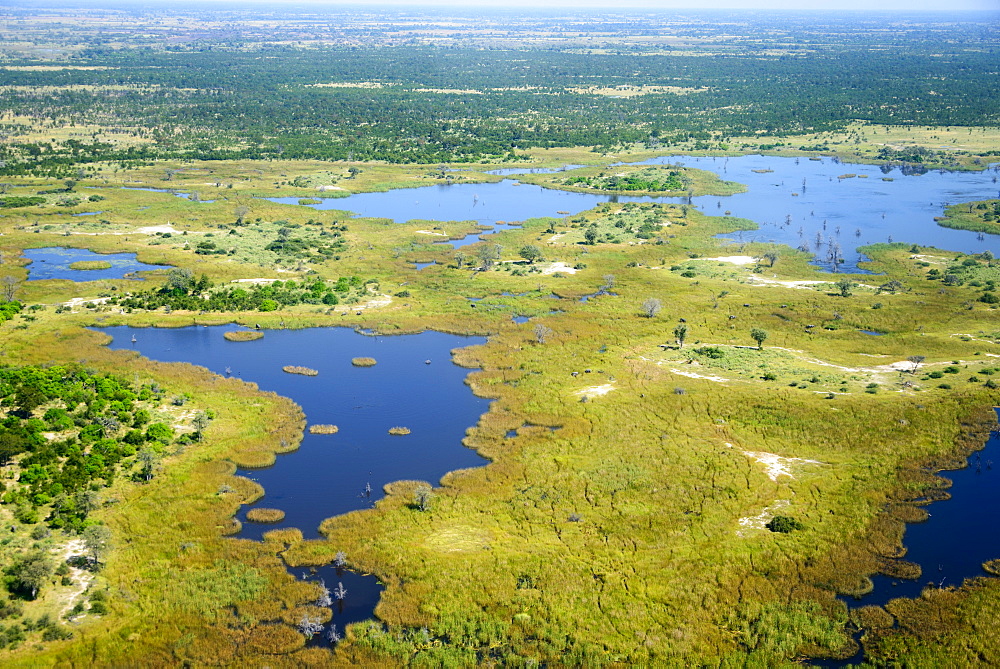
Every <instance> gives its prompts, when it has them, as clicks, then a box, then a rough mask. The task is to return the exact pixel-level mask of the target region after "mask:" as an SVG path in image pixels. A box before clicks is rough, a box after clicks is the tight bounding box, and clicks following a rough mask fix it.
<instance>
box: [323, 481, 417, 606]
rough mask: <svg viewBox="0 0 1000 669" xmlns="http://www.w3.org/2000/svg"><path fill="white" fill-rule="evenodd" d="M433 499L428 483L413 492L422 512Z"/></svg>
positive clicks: (414, 499)
mask: <svg viewBox="0 0 1000 669" xmlns="http://www.w3.org/2000/svg"><path fill="white" fill-rule="evenodd" d="M432 499H434V493H433V492H431V487H430V486H429V485H427V484H426V483H421V484H420V485H418V486H417V489H416V490H414V491H413V501H414V502H415V503H416V505H417V508H418V509H420V510H421V511H426V510H427V508H428V507H429V506H430V504H431V500H432ZM334 594H336V593H334Z"/></svg>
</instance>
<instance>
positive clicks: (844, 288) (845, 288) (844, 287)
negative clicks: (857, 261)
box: [834, 278, 857, 297]
mask: <svg viewBox="0 0 1000 669" xmlns="http://www.w3.org/2000/svg"><path fill="white" fill-rule="evenodd" d="M834 285H835V286H837V290H838V291H839V292H840V296H841V297H850V296H851V289H852V288H854V287H855V286H856V285H857V284H856V283H854V282H853V281H851V280H850V279H847V278H843V279H841V280H840V281H838V282H837V283H835V284H834Z"/></svg>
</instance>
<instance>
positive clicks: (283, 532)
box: [262, 527, 302, 545]
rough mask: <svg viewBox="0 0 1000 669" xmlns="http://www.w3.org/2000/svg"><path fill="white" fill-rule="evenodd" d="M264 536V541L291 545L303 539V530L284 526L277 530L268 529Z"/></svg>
mask: <svg viewBox="0 0 1000 669" xmlns="http://www.w3.org/2000/svg"><path fill="white" fill-rule="evenodd" d="M262 536H263V538H264V541H275V542H278V543H282V544H288V545H291V544H297V543H299V542H300V541H302V530H300V529H298V528H295V527H282V528H280V529H277V530H268V531H267V532H264V534H263V535H262Z"/></svg>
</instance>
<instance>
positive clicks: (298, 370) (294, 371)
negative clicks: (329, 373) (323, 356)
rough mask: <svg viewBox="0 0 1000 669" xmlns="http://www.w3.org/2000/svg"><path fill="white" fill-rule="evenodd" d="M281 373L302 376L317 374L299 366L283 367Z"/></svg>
mask: <svg viewBox="0 0 1000 669" xmlns="http://www.w3.org/2000/svg"><path fill="white" fill-rule="evenodd" d="M281 369H282V370H283V371H286V372H288V373H289V374H301V375H302V376H318V375H319V372H317V371H316V370H315V369H310V368H308V367H301V366H299V365H285V366H284V367H282V368H281Z"/></svg>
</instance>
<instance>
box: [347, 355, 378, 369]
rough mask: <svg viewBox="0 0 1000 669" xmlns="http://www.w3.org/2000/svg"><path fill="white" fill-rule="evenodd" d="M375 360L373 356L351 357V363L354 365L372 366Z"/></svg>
mask: <svg viewBox="0 0 1000 669" xmlns="http://www.w3.org/2000/svg"><path fill="white" fill-rule="evenodd" d="M376 362H377V361H376V360H375V358H364V357H362V358H351V364H352V365H354V366H355V367H374V366H375V364H376Z"/></svg>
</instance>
